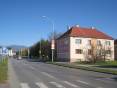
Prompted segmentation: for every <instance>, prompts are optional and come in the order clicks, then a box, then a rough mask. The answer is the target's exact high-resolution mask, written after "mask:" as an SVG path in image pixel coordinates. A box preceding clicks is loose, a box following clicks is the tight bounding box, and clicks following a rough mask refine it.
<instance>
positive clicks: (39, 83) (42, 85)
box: [36, 82, 48, 88]
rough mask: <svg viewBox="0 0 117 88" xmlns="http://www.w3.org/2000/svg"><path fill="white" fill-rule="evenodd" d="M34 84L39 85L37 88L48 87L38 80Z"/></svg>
mask: <svg viewBox="0 0 117 88" xmlns="http://www.w3.org/2000/svg"><path fill="white" fill-rule="evenodd" d="M36 85H37V86H38V87H39V88H48V87H47V86H46V85H45V84H44V83H42V82H38V83H36Z"/></svg>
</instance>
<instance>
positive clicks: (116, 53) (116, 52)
mask: <svg viewBox="0 0 117 88" xmlns="http://www.w3.org/2000/svg"><path fill="white" fill-rule="evenodd" d="M115 60H117V40H115Z"/></svg>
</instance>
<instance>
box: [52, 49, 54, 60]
mask: <svg viewBox="0 0 117 88" xmlns="http://www.w3.org/2000/svg"><path fill="white" fill-rule="evenodd" d="M53 61H54V49H52V62H53Z"/></svg>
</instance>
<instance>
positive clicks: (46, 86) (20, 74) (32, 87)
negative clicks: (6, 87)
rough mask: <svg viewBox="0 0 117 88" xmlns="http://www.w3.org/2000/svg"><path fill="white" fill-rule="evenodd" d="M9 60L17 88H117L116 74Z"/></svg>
mask: <svg viewBox="0 0 117 88" xmlns="http://www.w3.org/2000/svg"><path fill="white" fill-rule="evenodd" d="M9 62H10V64H11V65H12V70H13V71H14V73H13V74H14V75H12V77H13V76H14V78H15V79H16V80H13V79H14V78H11V81H13V82H11V83H13V85H15V86H16V87H17V88H117V79H116V80H114V78H116V76H114V75H110V74H104V73H97V72H91V71H85V70H79V69H72V68H66V67H60V66H56V65H51V64H45V63H42V62H30V61H27V60H16V59H10V60H9ZM18 86H19V87H18ZM16 87H15V88H16ZM12 88H13V87H12Z"/></svg>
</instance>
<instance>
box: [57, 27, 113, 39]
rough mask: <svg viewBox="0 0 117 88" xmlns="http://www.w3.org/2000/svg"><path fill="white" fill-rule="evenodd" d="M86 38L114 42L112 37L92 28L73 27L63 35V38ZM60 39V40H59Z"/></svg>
mask: <svg viewBox="0 0 117 88" xmlns="http://www.w3.org/2000/svg"><path fill="white" fill-rule="evenodd" d="M66 36H69V37H85V38H97V39H110V40H113V38H112V37H111V36H108V35H107V34H105V33H103V32H101V31H99V30H97V29H95V28H94V29H92V28H81V27H71V28H70V29H69V30H68V31H67V32H65V33H64V34H63V35H61V36H60V37H59V38H62V37H66ZM59 38H58V39H59Z"/></svg>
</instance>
